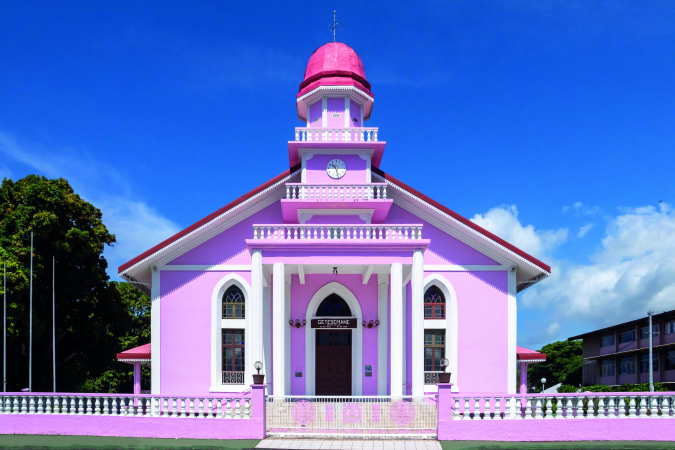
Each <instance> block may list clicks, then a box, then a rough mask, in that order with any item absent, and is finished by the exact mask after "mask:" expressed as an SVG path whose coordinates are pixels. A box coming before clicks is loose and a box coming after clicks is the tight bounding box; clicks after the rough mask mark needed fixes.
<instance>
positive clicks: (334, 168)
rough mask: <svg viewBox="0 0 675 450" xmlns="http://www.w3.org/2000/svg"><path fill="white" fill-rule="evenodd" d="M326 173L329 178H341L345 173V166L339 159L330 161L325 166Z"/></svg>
mask: <svg viewBox="0 0 675 450" xmlns="http://www.w3.org/2000/svg"><path fill="white" fill-rule="evenodd" d="M326 172H328V176H329V177H331V178H335V179H338V178H342V177H344V176H345V173H347V166H346V165H345V162H344V161H343V160H341V159H337V158H336V159H331V160H330V161H328V164H327V165H326Z"/></svg>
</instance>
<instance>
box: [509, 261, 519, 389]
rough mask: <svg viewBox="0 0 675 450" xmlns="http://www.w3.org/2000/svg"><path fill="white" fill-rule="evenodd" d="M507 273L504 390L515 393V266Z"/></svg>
mask: <svg viewBox="0 0 675 450" xmlns="http://www.w3.org/2000/svg"><path fill="white" fill-rule="evenodd" d="M508 274H509V281H508V284H509V285H508V288H509V296H508V300H507V302H508V304H507V316H508V329H507V338H506V341H507V343H508V346H509V347H508V349H507V350H506V354H507V358H508V361H507V364H506V367H507V370H508V372H507V374H506V380H507V381H506V382H507V383H508V384H507V386H506V392H507V393H509V394H515V393H516V364H517V362H516V358H517V355H516V337H517V333H518V322H517V316H518V314H517V306H516V286H517V284H516V268H515V267H514V268H513V269H512V270H510V271H509V272H508Z"/></svg>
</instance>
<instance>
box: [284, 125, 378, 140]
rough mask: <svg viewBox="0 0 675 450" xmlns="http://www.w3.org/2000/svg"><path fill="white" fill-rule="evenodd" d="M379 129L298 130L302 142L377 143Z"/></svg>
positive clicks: (296, 134)
mask: <svg viewBox="0 0 675 450" xmlns="http://www.w3.org/2000/svg"><path fill="white" fill-rule="evenodd" d="M377 131H378V128H369V127H368V128H367V127H363V128H304V127H300V128H296V129H295V140H296V141H300V142H377Z"/></svg>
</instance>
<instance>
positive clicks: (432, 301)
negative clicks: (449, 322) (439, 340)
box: [424, 286, 445, 319]
mask: <svg viewBox="0 0 675 450" xmlns="http://www.w3.org/2000/svg"><path fill="white" fill-rule="evenodd" d="M424 318H425V319H445V295H443V292H441V290H440V289H439V288H438V286H431V287H430V288H429V289H427V292H426V293H425V294H424Z"/></svg>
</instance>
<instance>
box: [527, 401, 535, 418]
mask: <svg viewBox="0 0 675 450" xmlns="http://www.w3.org/2000/svg"><path fill="white" fill-rule="evenodd" d="M525 418H526V419H534V417H532V397H527V398H526V403H525Z"/></svg>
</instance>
